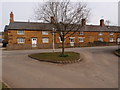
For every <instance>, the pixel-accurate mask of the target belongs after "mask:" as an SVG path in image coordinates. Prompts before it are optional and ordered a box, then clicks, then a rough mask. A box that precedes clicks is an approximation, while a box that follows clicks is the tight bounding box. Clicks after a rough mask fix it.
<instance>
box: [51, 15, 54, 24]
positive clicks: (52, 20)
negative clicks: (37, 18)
mask: <svg viewBox="0 0 120 90" xmlns="http://www.w3.org/2000/svg"><path fill="white" fill-rule="evenodd" d="M54 21H55V20H54V16H51V24H53V23H54Z"/></svg>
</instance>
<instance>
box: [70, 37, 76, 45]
mask: <svg viewBox="0 0 120 90" xmlns="http://www.w3.org/2000/svg"><path fill="white" fill-rule="evenodd" d="M74 43H75V38H74V37H71V38H70V46H74Z"/></svg>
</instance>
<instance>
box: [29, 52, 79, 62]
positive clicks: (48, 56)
mask: <svg viewBox="0 0 120 90" xmlns="http://www.w3.org/2000/svg"><path fill="white" fill-rule="evenodd" d="M28 56H29V57H31V58H34V59H37V60H41V61H50V62H54V61H74V60H78V59H80V54H79V53H76V52H65V55H64V57H63V56H62V55H61V52H54V53H53V52H47V53H36V54H31V55H28Z"/></svg>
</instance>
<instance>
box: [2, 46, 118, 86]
mask: <svg viewBox="0 0 120 90" xmlns="http://www.w3.org/2000/svg"><path fill="white" fill-rule="evenodd" d="M117 48H118V47H117V46H109V47H94V48H93V47H91V48H71V49H70V48H67V49H66V51H76V52H80V53H81V56H82V58H83V60H82V61H81V62H79V63H74V64H67V65H58V64H53V63H48V62H40V61H37V60H34V59H31V58H29V57H28V54H31V53H38V52H47V51H52V50H50V49H49V50H47V49H45V50H44V49H40V50H14V51H3V59H2V61H3V62H2V65H3V80H4V81H5V82H6V83H7V84H8V85H10V86H11V87H13V88H117V87H118V57H117V56H115V55H114V54H113V51H114V50H116V49H117ZM56 51H60V49H58V50H56Z"/></svg>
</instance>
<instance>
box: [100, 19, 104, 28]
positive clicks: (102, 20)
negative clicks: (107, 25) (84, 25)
mask: <svg viewBox="0 0 120 90" xmlns="http://www.w3.org/2000/svg"><path fill="white" fill-rule="evenodd" d="M100 26H101V27H104V19H101V20H100Z"/></svg>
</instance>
